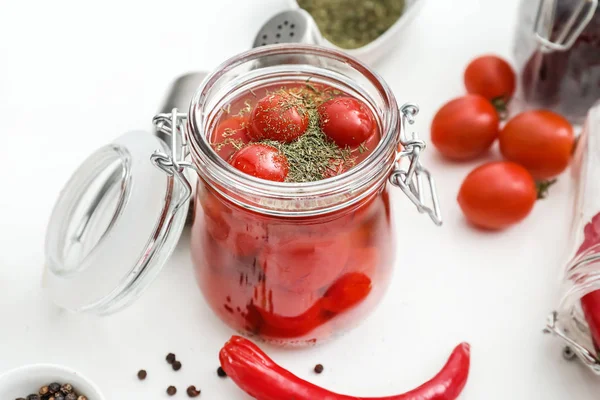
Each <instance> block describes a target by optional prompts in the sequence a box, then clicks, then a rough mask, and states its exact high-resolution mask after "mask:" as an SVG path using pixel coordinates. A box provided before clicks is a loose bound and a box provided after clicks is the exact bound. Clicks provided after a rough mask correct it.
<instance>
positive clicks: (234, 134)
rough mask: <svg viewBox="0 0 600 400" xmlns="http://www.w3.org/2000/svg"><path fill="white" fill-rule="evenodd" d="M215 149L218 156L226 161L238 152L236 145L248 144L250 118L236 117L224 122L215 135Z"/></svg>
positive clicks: (220, 124)
mask: <svg viewBox="0 0 600 400" xmlns="http://www.w3.org/2000/svg"><path fill="white" fill-rule="evenodd" d="M212 138H213V143H214V144H213V147H214V149H215V150H216V152H217V154H218V155H219V156H221V158H222V159H224V160H229V158H230V157H231V156H232V155H233V153H235V152H236V146H234V144H236V145H243V144H246V143H248V141H249V139H248V117H247V116H245V115H234V116H232V117H229V118H227V119H225V120H223V121H222V122H221V123H219V125H217V128H216V129H215V132H214V133H213V136H212Z"/></svg>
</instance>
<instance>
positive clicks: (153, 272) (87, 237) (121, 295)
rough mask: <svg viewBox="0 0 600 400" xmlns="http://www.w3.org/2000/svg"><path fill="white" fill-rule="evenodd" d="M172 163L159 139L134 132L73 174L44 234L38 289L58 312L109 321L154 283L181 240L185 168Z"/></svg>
mask: <svg viewBox="0 0 600 400" xmlns="http://www.w3.org/2000/svg"><path fill="white" fill-rule="evenodd" d="M174 143H175V140H174ZM171 161H172V158H171V156H170V150H169V146H167V145H166V144H165V143H164V142H163V141H162V140H160V139H159V138H158V137H157V136H155V135H153V134H151V133H148V132H142V131H133V132H129V133H126V134H124V135H123V136H121V137H119V138H118V139H116V140H115V141H114V142H113V143H111V144H109V145H107V146H105V147H103V148H101V149H99V150H97V151H96V152H95V153H94V154H92V155H91V156H90V157H88V158H87V160H86V161H84V163H83V164H82V165H81V166H80V167H79V168H78V169H77V170H76V171H75V173H74V174H73V176H72V177H71V179H70V180H69V181H68V183H67V184H66V186H65V187H64V188H63V190H62V191H61V194H60V195H59V198H58V200H57V202H56V204H55V206H54V210H53V212H52V215H51V218H50V222H49V224H48V228H47V233H46V265H45V273H44V279H43V286H44V288H45V289H46V290H47V291H48V292H49V295H50V297H51V298H52V300H53V301H54V302H55V303H56V304H57V305H59V306H61V307H63V308H66V309H69V310H71V311H76V312H92V313H95V314H110V313H113V312H115V311H117V310H119V309H121V308H123V307H125V306H127V305H128V304H130V303H131V302H132V301H133V300H135V299H136V298H137V297H138V296H139V295H140V293H141V292H142V290H143V289H145V288H146V287H147V286H148V285H149V283H151V282H152V280H153V279H154V278H155V277H156V276H157V274H158V272H159V271H160V269H161V268H162V266H163V265H164V264H165V262H166V260H167V259H168V257H169V256H170V254H171V253H172V251H173V250H174V248H175V246H176V244H177V242H178V240H179V237H180V235H181V232H182V230H183V227H184V225H185V220H186V217H187V211H188V207H189V198H190V195H191V186H190V184H189V183H188V180H187V179H186V177H185V176H184V175H183V168H182V167H179V166H178V165H177V163H176V162H175V163H171V164H169V163H170V162H171ZM157 167H158V168H157ZM175 167H179V168H175ZM175 171H177V172H175Z"/></svg>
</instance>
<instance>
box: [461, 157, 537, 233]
mask: <svg viewBox="0 0 600 400" xmlns="http://www.w3.org/2000/svg"><path fill="white" fill-rule="evenodd" d="M536 199H537V189H536V186H535V181H534V180H533V178H532V177H531V174H530V173H529V172H528V171H527V170H526V169H525V168H523V167H521V166H520V165H518V164H515V163H512V162H508V161H498V162H491V163H487V164H484V165H482V166H480V167H478V168H476V169H475V170H473V171H472V172H471V173H470V174H469V175H467V177H466V178H465V180H464V182H463V184H462V186H461V187H460V191H459V192H458V204H459V205H460V208H461V209H462V211H463V213H464V214H465V217H467V219H468V220H469V221H470V222H471V223H472V224H474V225H476V226H479V227H481V228H486V229H502V228H506V227H508V226H510V225H513V224H516V223H517V222H519V221H521V220H522V219H524V218H525V217H526V216H527V215H529V213H530V212H531V209H532V208H533V205H534V204H535V201H536Z"/></svg>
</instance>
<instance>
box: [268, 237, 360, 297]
mask: <svg viewBox="0 0 600 400" xmlns="http://www.w3.org/2000/svg"><path fill="white" fill-rule="evenodd" d="M349 250H350V243H348V241H347V240H346V237H344V236H338V237H334V238H325V237H323V238H318V237H317V238H302V239H295V240H291V241H289V242H287V243H281V244H279V245H277V246H271V247H267V248H266V249H264V251H263V252H262V254H261V256H260V265H261V267H262V269H263V272H264V274H265V277H266V279H267V281H268V282H271V283H272V284H276V285H280V286H282V287H284V288H286V289H287V290H290V291H295V292H298V293H301V292H313V291H316V290H318V289H321V288H323V287H326V286H327V285H329V284H330V283H331V282H333V281H334V280H335V279H336V278H337V277H338V276H339V275H340V273H341V272H342V270H343V269H344V267H345V265H346V261H347V260H348V254H349Z"/></svg>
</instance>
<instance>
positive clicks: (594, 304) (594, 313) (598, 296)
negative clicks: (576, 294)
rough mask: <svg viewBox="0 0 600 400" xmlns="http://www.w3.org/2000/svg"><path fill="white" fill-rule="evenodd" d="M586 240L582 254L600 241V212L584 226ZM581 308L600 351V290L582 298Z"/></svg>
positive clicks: (581, 250) (595, 344) (582, 246)
mask: <svg viewBox="0 0 600 400" xmlns="http://www.w3.org/2000/svg"><path fill="white" fill-rule="evenodd" d="M583 233H584V240H583V243H582V244H581V246H580V247H579V250H578V251H577V254H578V255H579V254H581V253H583V252H585V251H587V250H589V249H591V248H593V247H594V246H596V245H598V244H599V243H600V213H598V214H596V215H595V216H594V217H593V218H592V220H591V221H590V222H588V223H587V224H586V225H585V227H584V228H583ZM581 310H582V311H583V315H584V316H585V320H586V321H587V323H588V326H589V328H590V334H591V336H592V341H593V342H594V346H595V347H596V352H597V353H598V352H600V290H595V291H593V292H590V293H588V294H586V295H585V296H583V297H582V298H581Z"/></svg>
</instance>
